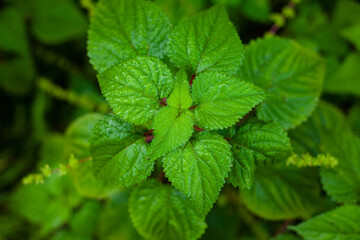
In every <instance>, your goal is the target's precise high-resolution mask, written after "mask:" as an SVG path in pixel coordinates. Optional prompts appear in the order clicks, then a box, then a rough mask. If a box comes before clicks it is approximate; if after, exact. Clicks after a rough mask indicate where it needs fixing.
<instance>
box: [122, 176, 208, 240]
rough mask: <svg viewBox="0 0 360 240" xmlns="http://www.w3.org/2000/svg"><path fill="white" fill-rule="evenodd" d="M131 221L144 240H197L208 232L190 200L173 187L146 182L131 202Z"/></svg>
mask: <svg viewBox="0 0 360 240" xmlns="http://www.w3.org/2000/svg"><path fill="white" fill-rule="evenodd" d="M129 207H130V210H129V211H130V217H131V219H132V221H133V223H134V225H135V227H136V228H137V230H138V231H139V233H140V234H141V235H142V236H143V237H144V238H145V239H158V240H167V239H173V240H195V239H197V238H199V237H200V235H201V234H202V233H203V232H204V229H205V228H206V223H205V222H204V218H202V217H200V216H199V215H198V214H197V213H196V212H195V210H194V209H193V207H192V206H191V205H190V204H189V200H188V199H187V198H186V197H185V196H184V195H183V194H182V193H180V192H177V191H175V190H174V189H173V188H172V187H171V186H170V185H162V184H161V183H159V182H156V181H147V182H145V183H144V184H142V185H140V186H138V187H137V188H136V189H135V190H134V192H133V193H132V195H131V198H130V206H129Z"/></svg>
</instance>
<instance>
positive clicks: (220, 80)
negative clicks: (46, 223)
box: [88, 0, 323, 239]
mask: <svg viewBox="0 0 360 240" xmlns="http://www.w3.org/2000/svg"><path fill="white" fill-rule="evenodd" d="M258 41H259V43H257V44H252V45H250V47H249V49H248V50H247V52H246V54H244V49H243V45H242V42H241V40H240V38H239V36H238V34H237V32H236V30H235V28H234V26H233V25H232V23H231V22H230V21H229V19H228V16H227V13H226V11H225V9H224V7H223V6H221V5H218V6H215V7H213V8H210V9H208V10H206V11H204V12H201V13H199V14H197V15H195V16H192V17H189V18H186V19H183V20H182V21H180V22H179V23H178V25H177V26H175V27H173V26H172V25H171V24H170V22H169V20H168V18H167V17H166V15H165V14H164V13H163V12H162V11H161V9H159V8H158V7H157V6H156V5H154V4H153V3H151V2H146V1H142V0H131V1H129V0H100V1H99V3H98V5H97V8H96V11H95V13H94V15H93V17H92V19H91V23H90V30H89V39H88V53H89V57H90V62H91V63H92V64H93V66H94V68H95V69H96V70H97V71H98V73H99V74H98V81H99V85H100V88H101V91H102V94H103V96H104V97H105V99H106V101H107V102H108V103H109V105H110V107H111V108H112V111H113V114H110V115H107V116H105V117H104V118H103V119H101V120H100V121H99V122H98V123H97V124H96V125H95V127H94V129H93V136H92V140H91V145H90V150H91V155H92V158H93V172H94V174H95V176H96V177H97V178H98V179H99V180H102V181H105V182H112V183H116V184H119V185H121V186H125V187H131V186H135V190H134V192H133V194H132V196H131V198H130V203H129V207H130V215H131V218H132V221H133V223H134V226H135V227H136V228H137V229H138V231H139V233H140V234H141V235H142V236H143V237H145V238H146V239H169V238H171V239H196V238H198V237H200V236H201V234H202V233H203V231H204V228H205V227H206V224H205V222H204V218H205V216H206V214H207V213H208V212H209V211H210V209H211V208H212V206H213V204H214V202H215V201H216V199H217V197H218V195H219V194H220V191H221V189H222V187H223V185H224V183H225V182H226V181H227V180H228V182H229V183H232V184H233V185H234V186H235V187H236V186H239V187H241V188H251V185H252V182H253V176H254V171H255V168H256V166H258V165H261V166H266V165H269V164H274V163H279V162H282V161H283V160H286V158H287V157H288V156H290V154H291V152H292V149H291V146H290V142H289V139H288V137H287V133H286V132H285V130H284V129H283V127H285V128H289V127H293V126H295V125H297V124H298V120H300V121H301V120H304V119H306V118H307V117H308V116H309V115H310V113H311V111H312V109H313V108H314V106H315V104H316V100H317V98H318V96H319V94H320V92H319V87H318V86H321V81H322V74H323V68H322V62H321V60H319V59H318V58H317V56H316V54H314V53H312V52H310V51H308V50H306V49H303V48H302V47H300V46H299V45H297V44H295V43H293V42H291V41H289V40H286V39H280V38H269V39H262V40H258ZM264 46H265V47H264ZM273 46H276V47H277V48H279V49H281V48H282V47H284V49H285V50H284V51H273V49H272V47H273ZM244 55H245V56H247V58H248V59H243V58H244ZM314 56H315V59H314ZM288 58H289V59H290V60H291V61H290V62H289V63H288V64H285V60H286V59H288ZM273 60H274V61H273ZM243 61H244V62H246V64H247V65H245V66H248V67H247V68H246V69H243V68H242V69H241V71H240V74H236V73H237V72H238V71H239V70H240V68H241V65H242V62H243ZM251 63H253V64H251ZM279 66H281V68H280V67H279ZM262 73H264V76H262V75H261V74H262ZM277 74H279V75H280V76H277ZM239 76H240V77H239ZM271 76H274V78H271ZM287 83H288V84H287ZM299 85H301V86H303V89H301V90H299V91H296V90H295V87H296V86H299ZM313 87H315V88H316V89H314V90H311V89H312V88H313ZM277 94H278V95H277ZM280 102H281V105H280V108H279V109H275V105H276V104H277V103H280ZM260 103H261V105H259V104H260ZM258 105H259V106H260V107H257V106H258ZM297 106H299V108H300V111H298V112H296V114H295V113H294V111H293V110H292V108H294V107H297ZM254 108H256V109H254ZM289 109H290V110H289ZM255 111H257V116H258V117H259V118H260V119H261V120H259V119H258V118H257V117H252V118H251V120H248V121H247V119H248V117H249V116H250V115H252V114H253V113H254V112H255ZM245 116H246V117H245ZM295 119H296V120H295ZM239 120H241V122H240V123H239ZM157 160H158V161H161V163H162V168H163V169H162V171H164V173H165V176H166V178H167V179H168V182H169V183H170V184H171V186H170V185H169V184H161V183H159V182H155V181H153V180H146V179H147V178H149V177H150V176H151V174H152V172H153V169H154V165H155V163H156V161H157Z"/></svg>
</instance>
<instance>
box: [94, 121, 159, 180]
mask: <svg viewBox="0 0 360 240" xmlns="http://www.w3.org/2000/svg"><path fill="white" fill-rule="evenodd" d="M147 148H148V144H147V143H146V142H145V138H144V137H143V136H142V135H141V134H138V133H137V132H136V131H135V130H134V128H133V127H132V126H131V125H130V124H129V123H127V122H124V121H122V120H121V119H119V118H118V117H116V116H114V115H108V116H106V117H105V118H104V119H103V120H101V121H99V122H98V124H97V125H96V126H95V127H94V131H93V138H92V141H91V155H92V158H93V171H94V174H95V176H96V177H97V178H98V179H100V180H103V181H105V182H113V183H117V184H121V185H123V186H131V185H134V184H135V183H138V182H140V181H142V180H144V179H146V178H147V177H148V176H149V175H150V173H151V171H152V170H153V165H154V162H153V161H150V160H148V159H147V158H146V155H147Z"/></svg>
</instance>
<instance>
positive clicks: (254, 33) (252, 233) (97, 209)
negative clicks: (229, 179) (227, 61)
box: [0, 0, 360, 239]
mask: <svg viewBox="0 0 360 240" xmlns="http://www.w3.org/2000/svg"><path fill="white" fill-rule="evenodd" d="M154 2H156V3H157V4H158V5H159V6H160V7H161V8H162V9H163V10H164V11H165V12H166V14H167V15H168V16H169V18H170V20H171V22H172V23H173V24H174V25H175V24H176V23H177V22H178V21H179V20H180V19H181V18H183V17H186V16H191V15H193V14H195V13H197V12H199V11H201V10H204V9H207V8H209V7H210V6H212V5H213V4H214V3H217V2H225V5H226V7H227V10H228V14H229V17H230V19H231V21H232V22H233V23H234V25H235V27H236V29H237V31H238V33H239V35H240V38H241V40H242V41H243V43H244V44H247V43H249V42H250V41H251V40H252V39H256V38H258V37H263V36H264V34H265V33H266V32H267V31H268V30H269V29H270V28H271V26H272V25H273V21H271V20H270V19H271V16H272V13H276V12H280V11H281V9H282V8H283V7H284V6H286V5H287V4H288V2H289V1H288V0H228V1H221V0H155V1H154ZM93 4H95V3H94V2H92V1H91V0H66V1H65V0H52V1H50V0H2V1H0V107H1V109H0V113H1V118H0V136H1V137H0V188H1V190H0V239H140V236H139V235H138V234H137V232H136V231H135V230H134V228H133V226H132V224H131V222H130V220H129V216H128V210H127V199H128V195H129V193H128V191H127V190H121V191H115V193H113V194H112V195H111V197H110V198H109V199H107V200H104V199H96V198H95V199H94V198H91V197H89V195H91V194H90V193H88V194H82V193H79V192H78V189H77V188H76V187H74V186H73V180H74V178H77V176H75V177H74V176H73V175H71V174H69V175H66V176H62V177H58V176H53V177H51V178H50V179H47V180H46V182H45V184H41V185H32V186H30V187H26V188H25V187H23V184H22V178H23V177H24V176H26V175H28V174H30V173H33V172H35V171H37V170H38V169H39V168H40V167H42V166H44V165H45V164H46V163H48V164H50V165H53V166H57V165H58V163H60V162H61V161H63V159H64V156H63V155H64V151H63V149H64V146H63V145H64V136H63V134H64V132H65V131H66V129H67V128H68V126H69V124H70V123H71V122H72V121H73V120H75V119H76V118H77V117H80V116H82V115H84V114H86V113H91V112H100V113H105V112H107V111H108V107H107V105H106V103H105V101H104V99H103V98H102V96H101V94H100V91H99V87H98V83H97V79H96V72H95V71H94V70H93V68H92V66H91V65H90V64H89V59H88V57H87V49H86V47H87V46H86V45H87V28H88V22H89V20H88V17H89V15H91V12H92V10H93ZM295 12H296V15H295V17H294V18H292V19H288V20H287V21H286V23H285V25H284V27H282V28H280V30H279V31H278V33H277V34H278V35H280V36H283V37H287V38H291V39H294V40H295V41H297V42H299V43H301V44H302V45H304V46H306V47H308V48H311V49H313V50H315V51H317V52H318V53H319V54H320V55H322V56H323V57H324V59H325V61H326V65H327V72H326V77H325V81H324V87H323V95H322V98H323V99H324V100H326V101H328V102H330V103H333V104H334V105H336V106H338V108H339V109H340V110H341V111H342V112H343V113H344V114H345V115H346V116H347V121H348V123H349V124H350V125H351V127H352V129H353V130H354V132H356V133H357V134H360V121H359V116H360V102H359V96H360V77H359V76H360V55H359V49H360V29H359V27H358V28H357V29H358V30H356V28H355V27H354V26H356V25H357V26H360V3H359V2H356V1H350V0H303V1H302V2H301V3H300V4H298V5H297V6H296V8H295ZM354 29H355V30H354ZM356 31H357V32H356ZM339 82H341V84H339ZM65 158H66V157H65ZM56 164H57V165H56ZM223 193H225V194H222V195H221V196H220V198H219V199H218V201H217V203H216V204H215V207H214V209H213V210H212V211H211V212H210V213H209V215H208V216H207V224H208V228H207V230H206V233H205V234H204V235H203V236H202V239H257V238H258V237H263V238H267V237H269V236H277V235H281V236H282V237H284V238H280V237H279V238H278V239H296V238H295V236H292V235H291V236H290V235H289V236H286V235H284V233H285V232H286V226H287V225H288V224H290V223H296V222H297V221H299V220H297V219H292V220H286V221H265V220H263V219H261V218H258V217H256V216H255V215H253V214H252V213H250V212H249V211H248V210H247V209H246V208H244V206H243V204H242V203H240V204H239V203H238V196H237V195H236V194H235V193H233V192H232V189H231V188H230V187H229V186H228V185H227V186H225V188H224V190H223ZM84 195H85V196H84ZM235 195H236V196H235ZM326 201H328V202H324V205H323V206H322V207H323V209H327V208H329V207H331V206H334V203H333V202H331V201H330V200H329V199H327V200H326ZM318 211H320V210H318ZM286 234H288V233H286ZM287 237H288V238H287Z"/></svg>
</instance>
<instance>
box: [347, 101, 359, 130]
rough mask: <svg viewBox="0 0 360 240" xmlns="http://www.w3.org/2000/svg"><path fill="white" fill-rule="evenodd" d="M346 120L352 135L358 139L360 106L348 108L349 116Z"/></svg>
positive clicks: (355, 105)
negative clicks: (352, 132)
mask: <svg viewBox="0 0 360 240" xmlns="http://www.w3.org/2000/svg"><path fill="white" fill-rule="evenodd" d="M347 118H348V122H349V124H350V125H351V128H352V129H353V131H354V133H355V134H356V135H357V136H359V137H360V105H359V104H354V105H353V106H352V107H351V108H350V110H349V115H348V117H347Z"/></svg>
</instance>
